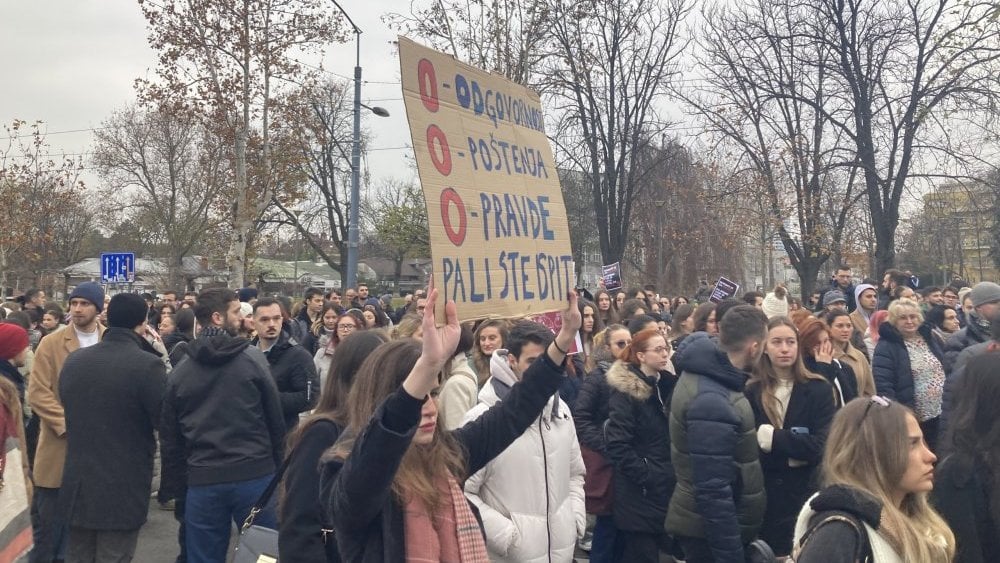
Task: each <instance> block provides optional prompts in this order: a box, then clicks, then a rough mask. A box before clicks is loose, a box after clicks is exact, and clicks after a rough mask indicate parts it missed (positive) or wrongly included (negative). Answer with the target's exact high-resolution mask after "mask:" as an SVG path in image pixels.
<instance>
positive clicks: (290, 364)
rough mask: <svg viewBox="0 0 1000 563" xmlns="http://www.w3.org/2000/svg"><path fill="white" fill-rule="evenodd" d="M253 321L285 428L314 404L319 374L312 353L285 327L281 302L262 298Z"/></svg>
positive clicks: (294, 422)
mask: <svg viewBox="0 0 1000 563" xmlns="http://www.w3.org/2000/svg"><path fill="white" fill-rule="evenodd" d="M253 324H254V330H255V331H256V332H257V338H256V339H255V340H254V341H253V344H254V345H255V346H257V347H258V348H260V351H261V352H263V353H264V355H265V356H266V357H267V363H268V365H269V366H270V367H271V377H273V378H274V384H275V385H277V387H278V396H279V397H280V398H281V411H282V413H283V414H284V417H285V430H286V431H289V432H290V431H291V430H292V428H294V427H295V425H296V424H298V422H299V413H301V412H305V411H307V410H309V409H311V408H313V407H314V406H315V405H316V400H317V399H318V398H319V377H317V375H316V364H315V363H314V362H313V358H312V355H311V354H310V353H309V352H307V351H306V350H305V349H303V348H302V346H300V345H299V343H298V341H296V340H295V338H294V337H292V335H291V334H290V333H289V331H288V330H286V329H285V328H284V323H283V316H282V313H281V304H280V303H278V302H277V301H276V300H274V299H272V298H270V297H262V298H260V299H258V300H257V302H256V303H254V306H253Z"/></svg>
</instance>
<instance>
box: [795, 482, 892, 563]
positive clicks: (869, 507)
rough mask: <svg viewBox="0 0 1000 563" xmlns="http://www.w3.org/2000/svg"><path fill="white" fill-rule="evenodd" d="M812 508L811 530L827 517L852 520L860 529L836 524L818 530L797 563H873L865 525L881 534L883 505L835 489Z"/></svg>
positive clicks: (862, 494)
mask: <svg viewBox="0 0 1000 563" xmlns="http://www.w3.org/2000/svg"><path fill="white" fill-rule="evenodd" d="M809 508H811V509H812V510H813V511H814V514H813V516H812V518H811V519H810V520H809V521H808V525H809V526H813V525H815V524H817V523H819V522H821V521H823V520H824V519H825V518H827V517H828V516H832V515H838V516H843V517H847V518H849V519H850V520H852V521H853V522H854V524H855V526H857V527H855V526H852V525H851V524H849V523H847V522H844V521H833V522H829V523H827V524H824V525H822V526H820V527H818V528H816V529H815V530H814V531H813V533H812V535H810V536H809V538H808V540H807V541H806V542H805V545H804V546H803V549H802V552H801V553H800V554H799V556H798V557H797V558H796V559H795V561H796V563H857V562H858V561H871V560H872V550H871V545H870V543H869V540H868V535H867V532H866V531H865V530H866V529H865V528H864V526H863V525H864V524H867V525H868V526H870V527H871V528H873V529H874V530H876V531H878V527H879V523H880V522H881V519H882V503H880V502H879V501H878V499H876V498H875V497H873V496H871V495H869V494H868V493H865V492H863V491H860V490H857V489H852V488H850V487H846V486H843V485H833V486H830V487H827V488H825V489H823V490H822V491H820V493H819V494H818V495H816V498H814V499H812V500H811V501H809ZM859 531H860V532H861V533H860V534H859ZM861 534H864V535H861ZM859 555H860V557H859Z"/></svg>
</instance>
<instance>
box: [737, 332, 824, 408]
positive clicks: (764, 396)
mask: <svg viewBox="0 0 1000 563" xmlns="http://www.w3.org/2000/svg"><path fill="white" fill-rule="evenodd" d="M778 327H788V328H790V329H791V330H792V334H794V335H795V339H796V340H799V330H798V328H796V326H795V324H794V323H792V321H791V320H790V319H789V318H788V317H774V318H772V319H771V320H770V321H768V322H767V333H768V336H770V334H771V331H772V330H774V329H776V328H778ZM799 345H800V346H801V342H799ZM766 346H767V343H766V341H765V349H766ZM810 379H816V380H819V381H826V378H825V377H823V376H821V375H817V374H815V373H813V372H811V371H809V370H807V369H806V366H805V364H804V363H803V362H802V351H801V350H800V349H796V351H795V363H794V364H793V365H792V381H794V382H795V383H797V384H798V383H806V382H807V381H809V380H810ZM757 386H759V387H760V402H761V403H762V404H763V405H764V413H765V414H766V415H767V418H768V420H770V421H771V424H773V425H774V427H775V428H781V427H782V418H783V417H782V416H781V412H782V410H784V409H782V408H781V405H780V403H781V401H779V400H778V394H777V392H775V389H776V388H777V387H778V375H777V373H776V372H775V371H774V365H773V364H772V363H771V357H770V356H768V355H767V354H766V353H765V354H761V355H760V359H759V360H757V364H756V365H755V366H754V367H753V373H752V374H751V377H750V380H749V381H748V382H747V388H748V389H750V388H753V387H757ZM785 407H786V408H787V407H788V405H785Z"/></svg>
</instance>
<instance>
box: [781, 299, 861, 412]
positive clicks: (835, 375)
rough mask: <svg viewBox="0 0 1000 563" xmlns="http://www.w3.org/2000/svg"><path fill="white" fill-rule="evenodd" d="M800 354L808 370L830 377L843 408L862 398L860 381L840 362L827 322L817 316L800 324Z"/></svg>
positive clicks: (828, 379)
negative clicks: (835, 352) (859, 394)
mask: <svg viewBox="0 0 1000 563" xmlns="http://www.w3.org/2000/svg"><path fill="white" fill-rule="evenodd" d="M796 328H797V330H798V336H799V355H800V356H801V358H802V363H803V364H805V366H806V369H807V370H809V371H811V372H812V373H817V374H819V375H822V376H823V377H825V378H826V380H827V382H829V383H830V385H833V390H834V396H835V398H836V399H837V406H838V407H841V406H843V405H846V404H847V403H849V402H851V400H853V399H854V398H856V397H857V396H858V378H857V377H855V375H854V370H852V369H851V366H849V365H847V364H843V363H841V362H839V361H838V360H836V359H835V358H834V357H833V356H834V352H833V340H832V339H831V338H830V329H828V328H827V326H826V323H824V322H823V321H821V320H819V319H817V318H816V317H806V318H805V319H803V320H802V321H801V322H800V323H798V324H797V325H796Z"/></svg>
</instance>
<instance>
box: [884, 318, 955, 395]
mask: <svg viewBox="0 0 1000 563" xmlns="http://www.w3.org/2000/svg"><path fill="white" fill-rule="evenodd" d="M878 334H879V338H878V344H876V345H875V353H874V354H872V373H873V374H874V376H875V389H876V391H878V394H879V395H882V396H884V397H887V398H889V399H892V400H894V401H899V402H900V403H902V404H904V405H906V406H908V407H910V408H911V409H912V408H913V407H914V401H915V398H914V384H913V369H912V368H911V367H910V352H909V351H908V350H907V349H906V343H905V342H903V335H902V334H900V333H899V331H898V330H896V327H894V326H892V325H891V324H889V323H888V322H885V323H882V326H881V327H879V330H878ZM920 336H922V337H923V339H924V341H925V342H927V345H928V346H930V349H931V353H933V354H934V356H935V357H936V358H937V359H938V361H940V362H941V365H942V366H943V365H944V354H943V353H942V351H941V347H940V346H939V345H938V343H937V340H935V339H934V335H933V334H932V333H931V326H930V325H929V324H926V323H925V324H923V325H921V326H920Z"/></svg>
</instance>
